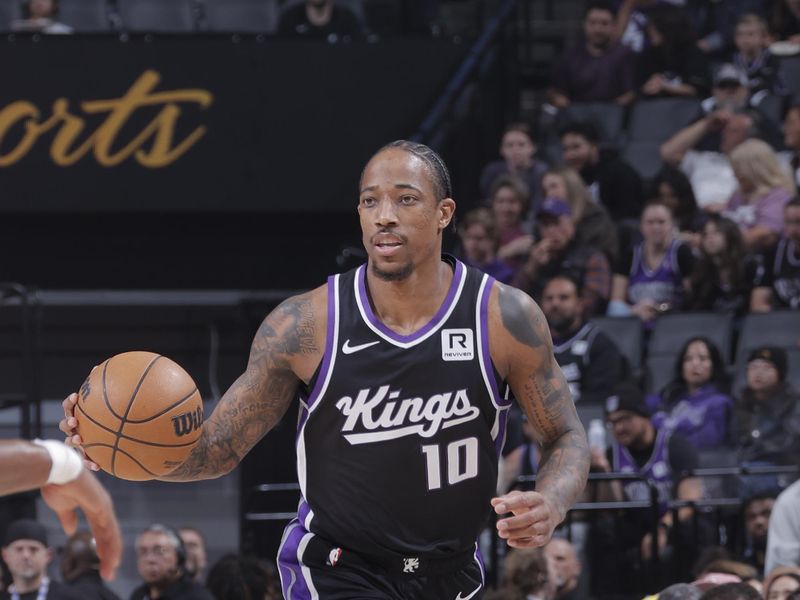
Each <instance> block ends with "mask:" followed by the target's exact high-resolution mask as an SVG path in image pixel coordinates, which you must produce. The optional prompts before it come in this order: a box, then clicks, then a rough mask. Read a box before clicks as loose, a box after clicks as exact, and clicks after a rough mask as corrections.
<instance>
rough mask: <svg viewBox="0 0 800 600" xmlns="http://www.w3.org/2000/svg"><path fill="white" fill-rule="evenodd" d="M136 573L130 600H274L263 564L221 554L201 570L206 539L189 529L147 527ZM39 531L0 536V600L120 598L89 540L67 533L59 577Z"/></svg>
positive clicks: (20, 527)
mask: <svg viewBox="0 0 800 600" xmlns="http://www.w3.org/2000/svg"><path fill="white" fill-rule="evenodd" d="M134 548H135V557H134V559H135V561H136V570H137V573H138V575H139V577H140V579H141V584H140V585H138V586H137V587H136V588H135V589H133V590H129V591H128V593H127V594H126V596H125V597H126V598H128V599H129V600H140V599H144V600H156V599H161V600H278V598H280V597H281V593H280V591H279V588H280V586H279V580H278V574H277V570H276V567H275V565H274V564H273V563H271V562H270V561H266V560H262V559H258V558H255V557H251V556H246V555H238V554H226V555H224V556H222V557H221V558H220V559H219V560H218V561H217V562H215V563H214V564H213V565H212V566H211V567H210V569H208V573H206V570H207V567H208V564H207V557H206V547H205V538H204V537H203V534H202V533H201V532H200V531H199V530H198V529H196V528H194V527H183V528H180V529H174V528H172V527H169V526H166V525H162V524H160V523H153V524H151V525H149V526H147V527H146V528H145V529H144V530H142V531H140V532H139V534H138V535H137V536H136V542H135V546H134ZM54 550H55V549H54V548H51V547H50V546H49V544H48V539H47V530H46V528H45V527H44V526H43V525H42V524H40V523H39V522H37V521H36V520H33V519H19V520H16V521H14V522H12V523H10V524H9V525H8V527H7V529H6V531H5V533H4V534H3V537H2V557H3V560H4V564H5V568H6V570H7V572H6V573H4V575H6V576H7V577H6V579H5V580H6V581H7V582H8V583H7V585H4V584H2V582H0V598H3V599H6V598H8V599H9V600H120V596H119V595H117V594H116V593H115V592H114V591H112V589H111V588H110V587H108V585H107V583H106V582H105V581H103V579H102V578H101V577H100V570H99V569H100V560H99V558H98V557H97V552H96V548H95V544H94V539H93V538H92V536H91V533H89V532H88V531H86V530H79V531H77V532H76V533H74V534H73V535H72V536H70V537H69V538H68V539H67V541H66V543H65V544H64V546H63V548H60V549H59V555H60V556H59V561H58V562H59V564H58V571H59V575H60V581H59V580H58V579H59V578H51V576H50V573H49V571H50V570H49V569H48V567H49V566H50V563H51V562H53V560H54V558H55V551H54Z"/></svg>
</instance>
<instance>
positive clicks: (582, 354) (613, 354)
mask: <svg viewBox="0 0 800 600" xmlns="http://www.w3.org/2000/svg"><path fill="white" fill-rule="evenodd" d="M579 293H580V290H579V289H578V286H577V284H576V283H575V281H573V280H571V279H570V278H569V277H565V276H563V275H556V276H555V277H554V278H553V279H551V280H550V281H548V282H547V285H545V287H544V292H543V294H542V312H543V313H544V316H545V318H546V319H547V324H548V325H549V326H550V335H551V336H552V338H553V354H554V355H555V358H556V362H558V366H559V367H561V371H562V373H564V377H565V378H566V380H567V383H568V384H569V389H570V392H572V400H573V401H574V402H575V403H576V404H578V403H580V404H579V406H581V405H585V404H587V403H589V404H592V403H594V404H596V405H599V404H600V403H601V402H603V400H605V399H606V398H607V397H608V396H609V395H610V392H611V388H612V387H613V386H614V384H616V383H617V382H618V381H619V380H620V379H621V378H622V377H623V375H624V374H625V371H626V365H625V362H624V359H623V357H622V355H621V354H620V352H619V350H618V349H617V346H616V345H615V344H614V342H613V341H612V340H611V338H610V337H608V336H607V335H606V334H605V333H603V332H602V331H600V329H599V328H598V327H597V326H596V325H594V324H592V323H591V322H588V321H586V319H585V318H584V317H583V310H582V307H581V301H580V296H579Z"/></svg>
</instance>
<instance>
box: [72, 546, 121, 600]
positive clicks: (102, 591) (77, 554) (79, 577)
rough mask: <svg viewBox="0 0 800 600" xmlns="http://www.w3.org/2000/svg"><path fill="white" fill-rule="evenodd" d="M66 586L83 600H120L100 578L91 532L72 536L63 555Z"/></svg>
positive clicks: (98, 560)
mask: <svg viewBox="0 0 800 600" xmlns="http://www.w3.org/2000/svg"><path fill="white" fill-rule="evenodd" d="M61 577H62V578H63V579H64V584H65V585H66V586H68V587H69V588H70V589H71V590H72V591H73V592H75V593H77V594H78V595H79V596H80V597H81V598H82V599H83V600H119V596H117V595H116V594H115V593H114V592H112V591H111V590H110V589H109V588H108V587H107V586H106V584H105V583H104V582H103V579H102V578H101V577H100V559H99V558H98V557H97V550H96V548H95V543H94V538H93V537H92V534H91V533H90V532H89V531H78V532H77V533H75V534H73V535H71V536H70V537H69V539H68V540H67V542H66V544H65V545H64V550H63V551H62V553H61Z"/></svg>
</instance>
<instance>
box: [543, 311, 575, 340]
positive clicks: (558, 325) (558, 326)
mask: <svg viewBox="0 0 800 600" xmlns="http://www.w3.org/2000/svg"><path fill="white" fill-rule="evenodd" d="M547 322H548V323H549V324H550V328H551V329H552V330H553V331H555V332H556V333H557V334H558V335H559V336H561V337H564V336H566V335H567V334H569V333H572V330H573V329H574V327H575V317H567V316H564V315H554V316H552V317H547Z"/></svg>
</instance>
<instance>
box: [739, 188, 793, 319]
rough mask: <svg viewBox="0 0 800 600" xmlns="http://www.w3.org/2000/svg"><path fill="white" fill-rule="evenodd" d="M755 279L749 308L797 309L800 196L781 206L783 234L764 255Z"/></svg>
mask: <svg viewBox="0 0 800 600" xmlns="http://www.w3.org/2000/svg"><path fill="white" fill-rule="evenodd" d="M761 262H762V265H761V269H760V270H759V272H758V275H757V277H756V279H755V284H754V285H755V288H754V289H753V293H752V296H751V299H750V310H752V311H753V312H769V311H771V310H772V309H773V308H778V309H782V308H784V309H785V308H791V309H798V308H800V198H794V199H792V200H790V201H789V202H788V203H787V204H786V206H785V207H784V209H783V236H782V237H781V239H780V240H778V243H777V245H776V246H775V247H774V248H772V249H771V250H769V251H767V252H766V253H765V254H764V257H763V259H762V261H761Z"/></svg>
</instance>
